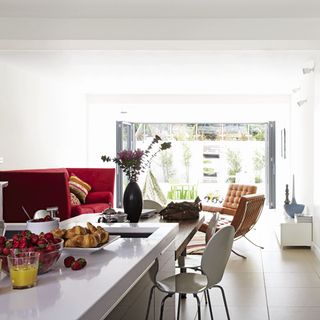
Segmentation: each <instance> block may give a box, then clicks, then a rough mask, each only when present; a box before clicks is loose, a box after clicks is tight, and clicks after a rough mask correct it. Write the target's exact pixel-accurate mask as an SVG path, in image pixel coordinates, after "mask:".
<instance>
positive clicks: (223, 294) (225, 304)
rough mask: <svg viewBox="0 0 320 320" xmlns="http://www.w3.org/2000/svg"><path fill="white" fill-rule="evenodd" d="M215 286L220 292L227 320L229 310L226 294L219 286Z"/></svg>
mask: <svg viewBox="0 0 320 320" xmlns="http://www.w3.org/2000/svg"><path fill="white" fill-rule="evenodd" d="M215 287H217V288H219V289H220V290H221V293H222V298H223V302H224V307H225V309H226V313H227V318H228V320H230V314H229V310H228V305H227V299H226V295H225V293H224V290H223V288H222V287H221V286H215Z"/></svg>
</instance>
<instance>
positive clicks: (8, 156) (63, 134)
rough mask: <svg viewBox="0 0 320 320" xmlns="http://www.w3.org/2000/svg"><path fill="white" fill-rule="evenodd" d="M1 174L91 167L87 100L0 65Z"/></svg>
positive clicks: (54, 82)
mask: <svg viewBox="0 0 320 320" xmlns="http://www.w3.org/2000/svg"><path fill="white" fill-rule="evenodd" d="M0 88H1V89H0V137H1V139H0V156H2V157H4V163H3V164H0V169H23V168H46V167H65V166H84V165H86V118H85V99H84V97H83V96H81V95H79V94H77V93H76V92H74V91H73V88H72V85H70V84H69V85H66V84H65V83H63V82H59V81H57V80H54V79H49V78H45V77H44V76H43V75H42V76H39V75H38V74H36V73H34V72H30V71H26V70H23V69H22V68H17V67H14V66H8V65H4V64H0Z"/></svg>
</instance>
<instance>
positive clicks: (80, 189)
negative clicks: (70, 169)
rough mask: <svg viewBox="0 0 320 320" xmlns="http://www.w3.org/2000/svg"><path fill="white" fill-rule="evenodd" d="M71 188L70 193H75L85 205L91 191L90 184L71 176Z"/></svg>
mask: <svg viewBox="0 0 320 320" xmlns="http://www.w3.org/2000/svg"><path fill="white" fill-rule="evenodd" d="M69 188H70V192H72V193H74V194H75V195H76V196H77V198H78V199H79V200H80V201H81V202H82V203H85V201H86V196H87V194H88V192H89V191H90V190H91V186H90V185H89V184H87V183H86V182H84V181H83V180H81V179H80V178H78V177H77V176H75V175H71V176H70V178H69Z"/></svg>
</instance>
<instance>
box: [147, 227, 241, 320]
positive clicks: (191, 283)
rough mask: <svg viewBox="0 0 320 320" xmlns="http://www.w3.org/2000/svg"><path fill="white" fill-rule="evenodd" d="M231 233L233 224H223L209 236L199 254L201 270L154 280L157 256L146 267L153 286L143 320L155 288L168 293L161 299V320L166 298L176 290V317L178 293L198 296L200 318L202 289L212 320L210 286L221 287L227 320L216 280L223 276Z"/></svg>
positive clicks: (229, 250)
mask: <svg viewBox="0 0 320 320" xmlns="http://www.w3.org/2000/svg"><path fill="white" fill-rule="evenodd" d="M234 233H235V230H234V227H233V226H227V227H224V228H222V229H221V230H219V231H218V232H217V233H215V234H214V235H213V236H212V238H211V239H210V240H209V242H208V244H207V246H206V248H205V250H204V253H203V255H202V259H201V270H202V273H201V274H198V273H179V274H176V275H173V276H171V277H168V278H165V279H162V280H160V281H159V280H156V277H157V273H158V269H159V262H158V259H156V260H155V262H154V264H153V266H152V267H151V268H150V270H149V276H150V278H151V281H152V282H153V286H152V288H151V291H150V295H149V301H148V306H147V313H146V320H148V316H149V311H150V305H151V301H152V296H153V292H154V290H155V289H156V288H157V289H158V290H159V291H161V292H163V293H166V294H167V295H166V296H165V297H164V298H163V299H162V301H161V309H160V320H162V318H163V310H164V305H165V301H166V300H167V299H168V298H169V297H172V296H173V295H174V294H175V293H178V294H179V300H178V315H177V319H178V320H179V316H180V298H181V295H182V294H192V295H193V296H194V297H195V299H196V300H197V310H198V320H201V309H200V299H199V297H198V294H199V293H201V292H204V293H205V294H206V295H207V299H208V302H209V311H210V317H211V319H212V320H213V313H212V306H211V300H210V295H209V289H211V288H219V289H220V290H221V294H222V298H223V302H224V306H225V310H226V314H227V318H228V320H230V314H229V310H228V305H227V300H226V296H225V293H224V289H223V287H222V286H220V285H218V284H219V282H220V281H221V279H222V277H223V274H224V270H225V268H226V265H227V262H228V259H229V257H230V253H231V248H232V244H233V238H234ZM213 257H214V258H213Z"/></svg>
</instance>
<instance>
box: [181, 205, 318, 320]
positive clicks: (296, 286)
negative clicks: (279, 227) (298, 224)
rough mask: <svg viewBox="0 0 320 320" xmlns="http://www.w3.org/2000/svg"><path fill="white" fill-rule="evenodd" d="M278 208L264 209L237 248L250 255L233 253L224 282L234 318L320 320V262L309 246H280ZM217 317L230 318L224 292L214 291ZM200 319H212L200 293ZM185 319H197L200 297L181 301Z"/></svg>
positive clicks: (213, 302)
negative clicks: (256, 222)
mask: <svg viewBox="0 0 320 320" xmlns="http://www.w3.org/2000/svg"><path fill="white" fill-rule="evenodd" d="M275 216H276V215H275V214H274V212H273V213H272V212H268V211H266V212H264V214H263V215H262V216H261V219H260V220H259V223H258V224H257V225H256V228H255V230H252V231H250V233H249V234H248V238H249V239H251V240H252V241H254V242H255V243H257V244H259V245H262V246H264V249H263V250H262V249H260V248H257V247H256V246H254V245H253V244H251V243H250V242H249V241H247V240H246V239H244V238H242V239H240V240H237V241H235V242H234V246H233V248H234V249H235V250H236V251H237V252H239V253H241V254H244V255H245V256H247V259H242V258H240V257H238V256H236V255H235V254H233V253H232V254H231V256H230V259H229V262H228V264H227V267H226V270H225V274H224V277H223V279H222V281H221V285H222V286H223V287H224V289H225V293H226V297H227V302H228V306H229V311H230V315H231V319H232V320H243V319H245V320H289V319H290V320H319V319H320V261H319V260H318V258H317V257H316V256H315V255H314V253H313V251H312V250H310V249H305V248H285V249H281V248H280V246H279V243H278V240H277V238H276V236H275V232H274V224H275V223H274V221H273V219H274V217H275ZM210 297H211V301H212V305H213V314H214V319H215V320H225V319H227V317H226V313H225V309H224V305H223V300H222V296H221V293H220V291H219V290H218V289H211V290H210ZM201 311H202V319H204V320H209V319H210V313H209V309H208V305H206V304H205V301H204V298H203V295H201ZM180 319H182V320H194V319H197V304H196V300H195V299H194V298H193V297H192V296H190V297H188V299H186V300H184V301H183V302H182V306H181V318H180Z"/></svg>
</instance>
